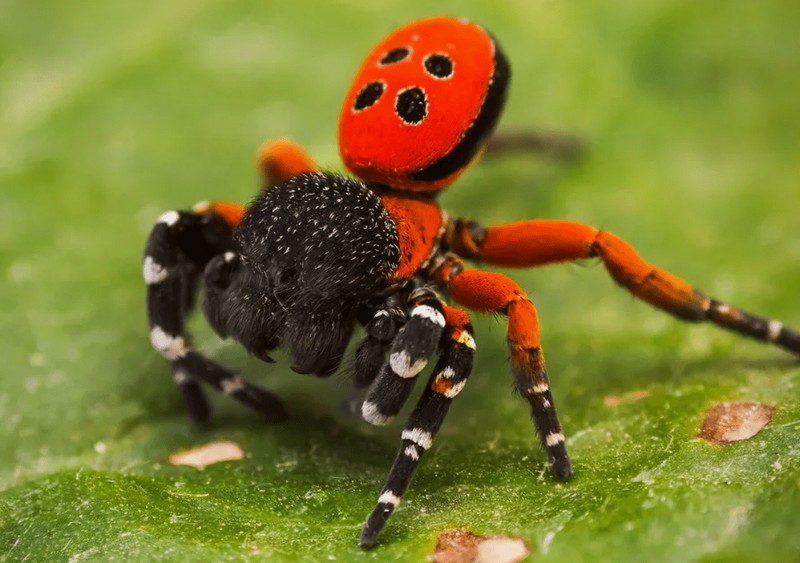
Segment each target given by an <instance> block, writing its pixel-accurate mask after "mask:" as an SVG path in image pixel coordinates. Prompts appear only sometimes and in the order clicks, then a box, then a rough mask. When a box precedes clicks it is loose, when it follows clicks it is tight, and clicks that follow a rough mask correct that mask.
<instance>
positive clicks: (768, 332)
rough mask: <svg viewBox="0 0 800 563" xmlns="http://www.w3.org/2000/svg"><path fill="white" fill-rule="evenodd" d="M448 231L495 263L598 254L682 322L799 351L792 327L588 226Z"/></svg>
mask: <svg viewBox="0 0 800 563" xmlns="http://www.w3.org/2000/svg"><path fill="white" fill-rule="evenodd" d="M449 232H450V237H451V243H452V244H453V248H455V249H456V252H458V253H459V254H460V255H462V256H465V257H467V258H477V259H480V260H483V261H485V262H487V263H490V264H496V265H500V266H510V267H532V266H541V265H545V264H552V263H556V262H566V261H574V260H580V259H583V258H592V257H595V256H596V257H599V258H600V259H601V260H602V261H603V263H604V264H605V267H606V269H607V270H608V273H609V274H610V275H611V277H612V278H613V279H614V281H616V282H617V283H618V284H619V285H621V286H622V287H624V288H625V289H627V290H628V291H629V292H630V293H632V294H633V295H634V296H636V297H637V298H639V299H641V300H642V301H645V302H647V303H649V304H650V305H653V306H654V307H656V308H658V309H661V310H663V311H666V312H667V313H670V314H672V315H674V316H676V317H678V318H680V319H682V320H685V321H690V322H702V321H708V322H711V323H713V324H715V325H717V326H719V327H721V328H724V329H727V330H730V331H733V332H736V333H738V334H741V335H743V336H748V337H751V338H755V339H756V340H761V341H762V342H768V343H772V344H775V345H777V346H780V347H781V348H783V349H785V350H787V351H788V352H791V353H794V354H798V355H800V333H798V332H797V331H795V330H792V329H790V328H788V327H785V326H784V325H783V324H782V323H781V322H779V321H776V320H771V319H767V318H764V317H760V316H758V315H754V314H752V313H748V312H746V311H743V310H741V309H738V308H736V307H734V306H732V305H729V304H726V303H723V302H721V301H718V300H716V299H712V298H710V297H708V296H707V295H706V294H705V293H703V292H702V291H700V290H698V289H696V288H694V287H692V286H691V285H689V284H688V283H686V282H685V281H683V280H682V279H680V278H678V277H677V276H674V275H673V274H670V273H669V272H667V271H665V270H662V269H661V268H657V267H655V266H653V265H651V264H648V263H647V262H646V261H645V260H644V259H642V258H641V256H639V254H637V252H636V251H635V250H634V249H633V248H632V247H631V246H630V245H629V244H628V243H627V242H625V241H624V240H622V239H621V238H619V237H618V236H616V235H613V234H611V233H608V232H605V231H601V230H599V229H596V228H595V227H592V226H590V225H583V224H581V223H573V222H569V221H548V220H532V221H522V222H519V223H511V224H508V225H497V226H492V227H489V228H486V229H484V228H483V227H481V226H480V225H478V224H477V223H475V222H472V221H466V220H456V221H455V222H454V223H453V224H452V225H451V229H450V231H449Z"/></svg>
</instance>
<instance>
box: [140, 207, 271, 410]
mask: <svg viewBox="0 0 800 563" xmlns="http://www.w3.org/2000/svg"><path fill="white" fill-rule="evenodd" d="M232 248H233V238H232V228H231V225H230V224H229V223H228V222H227V220H226V218H225V217H224V216H220V215H216V214H214V213H206V214H197V213H190V212H185V211H169V212H167V213H164V214H163V215H161V217H159V219H158V220H157V222H156V225H155V226H154V227H153V230H152V231H151V233H150V237H149V238H148V241H147V244H146V246H145V257H144V266H143V274H144V279H145V282H146V283H147V312H148V319H149V325H150V341H151V343H152V345H153V347H154V348H155V349H156V350H158V351H159V352H160V353H161V354H162V355H163V356H164V357H165V358H166V359H167V360H169V361H170V363H171V364H172V370H173V379H174V380H175V382H176V384H177V385H178V388H179V389H180V390H181V394H182V396H183V399H184V403H185V404H186V408H187V411H188V413H189V417H190V418H191V419H192V420H193V421H194V422H198V423H200V422H205V421H207V420H208V418H209V415H210V407H209V404H208V401H207V400H206V398H205V396H204V395H203V392H202V389H201V388H200V386H199V382H205V383H207V384H209V385H211V386H213V387H215V388H216V389H218V390H220V391H223V392H225V393H227V394H229V395H231V396H232V397H233V398H235V399H237V400H239V401H240V402H242V403H244V404H246V405H247V406H250V407H251V408H254V409H256V410H259V411H260V412H263V413H264V414H265V415H267V416H268V417H270V418H274V417H275V415H276V414H281V413H282V412H283V411H282V406H280V403H279V402H278V400H277V398H275V397H274V396H272V395H271V394H270V393H268V392H266V391H264V390H262V389H260V388H257V387H255V386H253V385H250V384H248V383H245V382H243V381H242V380H241V379H239V378H238V377H237V376H236V375H235V374H234V373H233V372H231V371H230V370H228V369H226V368H224V367H222V366H220V365H218V364H216V363H215V362H212V361H211V360H209V359H207V358H205V357H204V356H202V355H201V354H199V353H197V352H195V351H193V350H192V349H191V348H190V347H189V345H188V342H187V336H186V334H185V331H184V322H185V319H186V316H187V314H188V313H189V309H190V304H191V302H192V299H191V297H192V293H193V291H194V288H195V287H196V285H197V279H198V276H199V275H200V272H201V271H202V270H203V268H204V267H205V266H206V264H208V263H209V261H211V259H212V257H214V256H216V255H219V254H225V253H229V254H233V253H232ZM278 407H280V409H279V410H276V409H278Z"/></svg>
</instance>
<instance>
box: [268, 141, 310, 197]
mask: <svg viewBox="0 0 800 563" xmlns="http://www.w3.org/2000/svg"><path fill="white" fill-rule="evenodd" d="M257 160H258V167H259V170H260V171H261V186H262V189H269V188H271V187H272V186H277V185H278V184H282V183H283V182H285V181H287V180H289V179H291V178H294V177H295V176H301V175H302V174H307V173H309V172H318V171H319V167H318V166H317V165H316V164H315V163H314V161H313V160H312V159H311V157H310V156H309V155H308V153H307V152H306V151H305V150H304V149H303V148H302V147H300V146H299V145H297V144H296V143H294V142H293V141H290V140H289V139H274V140H271V141H267V142H265V143H264V144H263V145H261V147H260V148H259V149H258V157H257Z"/></svg>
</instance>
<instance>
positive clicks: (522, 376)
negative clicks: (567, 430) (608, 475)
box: [435, 258, 572, 481]
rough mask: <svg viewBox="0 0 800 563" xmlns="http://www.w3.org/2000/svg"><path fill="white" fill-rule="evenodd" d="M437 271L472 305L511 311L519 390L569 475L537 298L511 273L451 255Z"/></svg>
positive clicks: (559, 469) (556, 462)
mask: <svg viewBox="0 0 800 563" xmlns="http://www.w3.org/2000/svg"><path fill="white" fill-rule="evenodd" d="M435 275H436V279H437V281H438V282H439V283H440V284H442V285H443V286H444V287H445V288H447V289H448V291H449V293H450V295H451V296H452V298H453V299H455V300H456V301H457V302H458V303H460V304H462V305H464V306H465V307H467V308H468V309H472V310H474V311H478V312H482V313H504V314H505V315H506V316H507V317H508V328H507V333H506V338H507V340H508V347H509V350H510V353H511V369H512V371H513V373H514V378H515V380H516V387H517V390H518V391H519V393H520V394H521V395H522V396H523V397H524V398H525V399H526V400H527V401H528V403H529V404H530V407H531V416H532V418H533V422H534V425H535V426H536V431H537V433H538V434H539V440H540V441H541V444H542V447H543V448H544V449H545V451H546V452H547V457H548V460H549V462H550V465H551V467H552V471H553V475H554V476H555V477H556V478H557V479H559V480H561V481H566V480H568V479H569V478H571V477H572V465H571V463H570V460H569V455H568V454H567V448H566V445H565V444H564V434H563V432H562V430H561V423H560V422H559V421H558V416H557V415H556V409H555V406H554V402H553V396H552V394H551V392H550V380H549V378H548V375H547V370H546V368H545V362H544V355H543V353H542V347H541V344H540V342H539V320H538V317H537V315H536V309H535V308H534V306H533V303H532V302H531V300H530V299H529V298H528V296H527V295H526V294H525V292H524V291H523V290H522V289H521V288H520V287H519V286H518V285H517V284H516V283H515V282H514V281H513V280H511V279H509V278H508V277H506V276H504V275H502V274H497V273H493V272H482V271H480V270H464V269H463V264H462V263H461V261H460V260H458V259H452V258H451V259H450V260H448V261H447V262H445V263H444V264H442V265H441V266H440V267H439V269H438V270H437V271H436V274H435Z"/></svg>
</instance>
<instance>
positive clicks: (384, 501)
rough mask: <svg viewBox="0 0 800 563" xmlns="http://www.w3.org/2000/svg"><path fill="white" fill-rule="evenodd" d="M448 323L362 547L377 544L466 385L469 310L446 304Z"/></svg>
mask: <svg viewBox="0 0 800 563" xmlns="http://www.w3.org/2000/svg"><path fill="white" fill-rule="evenodd" d="M443 310H444V316H445V318H446V321H447V322H446V326H445V329H444V334H443V337H442V343H441V354H440V356H439V361H438V362H437V364H436V367H435V368H434V370H433V374H432V375H431V378H430V380H429V381H428V386H427V387H426V388H425V391H424V392H423V393H422V396H421V397H420V399H419V402H418V403H417V406H416V408H415V409H414V412H413V413H412V414H411V416H410V417H409V419H408V422H407V423H406V425H405V427H404V428H403V432H402V434H401V440H402V443H401V446H400V451H399V452H398V454H397V458H396V459H395V461H394V464H393V465H392V468H391V470H390V471H389V475H388V477H387V479H386V484H385V485H384V486H383V489H382V490H381V494H380V496H379V497H378V501H377V503H376V505H375V509H374V510H373V511H372V513H371V514H370V515H369V518H368V519H367V522H366V523H365V524H364V528H363V529H362V531H361V540H360V544H361V547H363V548H365V549H369V548H370V547H372V546H374V545H375V542H376V540H377V537H378V534H379V533H380V531H381V530H382V529H383V527H384V526H385V525H386V521H387V520H388V519H389V516H391V514H392V512H393V511H394V509H395V508H396V507H397V505H398V504H399V503H400V499H401V498H402V496H403V494H404V493H405V491H406V489H407V487H408V484H409V483H410V482H411V478H412V477H413V476H414V472H415V471H416V469H417V465H419V461H420V458H421V457H422V454H424V453H425V450H427V449H428V448H430V447H431V444H432V443H433V439H434V437H435V436H436V434H437V432H438V431H439V429H440V428H441V426H442V423H443V422H444V418H445V416H446V415H447V411H448V409H449V408H450V403H451V402H452V400H453V398H454V397H455V396H456V395H458V394H459V393H460V392H461V390H462V389H463V388H464V384H465V383H466V382H467V378H468V377H469V374H470V372H471V371H472V359H473V355H474V353H475V340H474V338H473V334H472V326H471V325H470V322H469V317H468V316H467V314H466V313H465V312H464V311H462V310H460V309H456V308H454V307H449V306H447V305H445V306H444V307H443Z"/></svg>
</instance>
